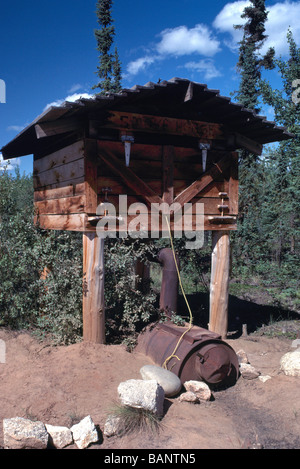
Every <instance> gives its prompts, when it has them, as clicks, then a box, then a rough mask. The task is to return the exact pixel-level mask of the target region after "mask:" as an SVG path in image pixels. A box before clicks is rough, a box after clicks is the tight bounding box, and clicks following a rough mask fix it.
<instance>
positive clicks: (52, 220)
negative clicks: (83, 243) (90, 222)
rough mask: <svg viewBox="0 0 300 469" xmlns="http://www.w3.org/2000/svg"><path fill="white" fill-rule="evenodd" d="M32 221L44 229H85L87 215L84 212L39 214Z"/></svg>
mask: <svg viewBox="0 0 300 469" xmlns="http://www.w3.org/2000/svg"><path fill="white" fill-rule="evenodd" d="M34 222H35V223H38V224H39V226H40V227H41V228H43V229H44V230H59V231H85V225H86V222H87V215H86V214H85V213H77V214H71V215H39V216H35V218H34Z"/></svg>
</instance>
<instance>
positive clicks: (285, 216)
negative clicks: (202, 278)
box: [261, 30, 300, 264]
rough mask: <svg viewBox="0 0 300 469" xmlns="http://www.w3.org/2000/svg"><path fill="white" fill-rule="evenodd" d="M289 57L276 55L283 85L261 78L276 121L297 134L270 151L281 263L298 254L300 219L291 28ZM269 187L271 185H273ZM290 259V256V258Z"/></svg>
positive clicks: (299, 69) (275, 241) (299, 63)
mask: <svg viewBox="0 0 300 469" xmlns="http://www.w3.org/2000/svg"><path fill="white" fill-rule="evenodd" d="M287 41H288V45H289V59H288V60H287V61H284V60H282V58H279V59H275V60H274V65H275V66H276V68H278V70H279V73H280V75H281V79H282V89H281V90H278V89H276V90H274V89H273V88H272V87H271V85H270V83H269V82H267V81H266V80H262V81H261V93H262V97H263V101H264V103H265V104H268V105H269V106H272V107H273V109H274V115H275V121H276V123H277V124H279V125H282V126H284V127H286V128H287V129H288V130H289V131H290V132H292V133H293V134H294V135H295V137H296V138H294V139H290V140H287V141H283V142H281V143H280V144H279V145H278V148H277V149H276V150H275V151H274V152H273V154H272V155H271V157H272V163H273V168H274V174H273V178H272V185H271V188H272V187H273V193H272V198H271V200H270V201H269V207H268V210H269V212H270V213H272V217H273V220H274V226H273V230H272V241H271V243H272V247H273V252H275V259H276V261H277V262H278V263H279V264H280V263H281V261H282V259H284V258H285V254H286V253H287V252H289V253H290V254H292V255H294V254H295V253H296V252H297V246H298V255H299V239H300V219H299V216H298V211H299V206H300V103H299V102H298V100H297V99H295V95H294V91H295V88H294V86H293V84H296V86H297V85H298V86H299V82H298V80H299V77H300V48H299V47H298V46H297V44H296V42H295V40H294V37H293V34H292V32H291V31H290V30H289V31H288V33H287ZM271 188H270V189H271ZM290 262H291V260H290Z"/></svg>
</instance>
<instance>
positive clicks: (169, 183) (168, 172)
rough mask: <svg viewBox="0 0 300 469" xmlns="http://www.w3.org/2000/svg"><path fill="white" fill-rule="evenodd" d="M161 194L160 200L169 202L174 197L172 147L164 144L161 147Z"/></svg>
mask: <svg viewBox="0 0 300 469" xmlns="http://www.w3.org/2000/svg"><path fill="white" fill-rule="evenodd" d="M162 169H163V175H162V180H163V196H162V200H163V201H164V202H166V203H167V204H171V203H172V202H173V199H174V148H173V147H172V146H169V145H168V146H164V148H163V168H162Z"/></svg>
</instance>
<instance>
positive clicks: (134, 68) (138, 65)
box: [126, 56, 158, 76]
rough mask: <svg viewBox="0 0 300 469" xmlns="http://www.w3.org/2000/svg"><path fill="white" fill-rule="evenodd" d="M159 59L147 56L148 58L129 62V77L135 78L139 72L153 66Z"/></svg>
mask: <svg viewBox="0 0 300 469" xmlns="http://www.w3.org/2000/svg"><path fill="white" fill-rule="evenodd" d="M157 59H158V57H157V56H152V57H151V56H146V57H140V58H139V59H137V60H133V61H132V62H129V64H128V65H127V68H126V70H127V74H126V76H127V75H130V76H133V75H137V74H138V73H139V72H141V71H143V70H145V69H146V68H147V66H148V65H151V64H153V63H154V62H155V61H156V60H157Z"/></svg>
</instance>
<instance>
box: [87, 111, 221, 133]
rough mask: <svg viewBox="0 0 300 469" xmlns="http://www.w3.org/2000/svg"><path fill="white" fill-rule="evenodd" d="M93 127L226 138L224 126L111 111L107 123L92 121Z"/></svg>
mask: <svg viewBox="0 0 300 469" xmlns="http://www.w3.org/2000/svg"><path fill="white" fill-rule="evenodd" d="M91 127H92V129H93V130H95V129H96V130H98V129H99V130H100V129H101V128H103V127H106V128H116V129H122V130H128V131H142V132H151V133H159V134H171V135H184V136H189V137H196V138H201V139H222V138H224V132H223V126H222V124H215V123H209V122H200V121H196V120H186V119H175V118H171V117H161V116H153V115H143V114H136V113H129V112H115V111H110V113H109V116H108V117H107V119H106V121H105V122H97V121H91Z"/></svg>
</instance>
